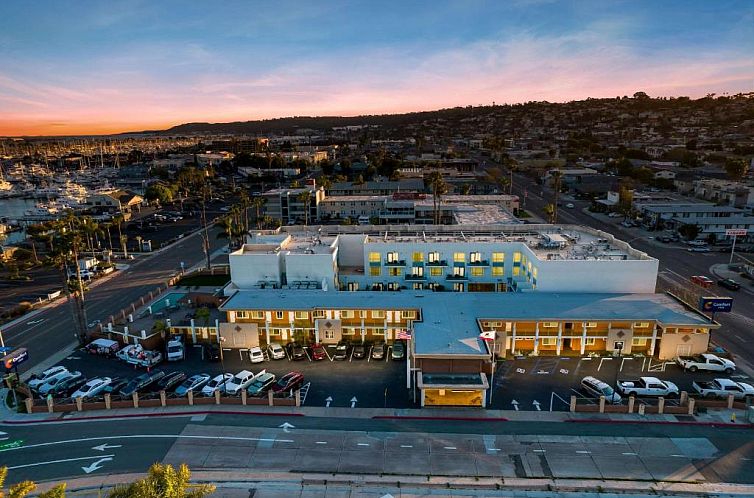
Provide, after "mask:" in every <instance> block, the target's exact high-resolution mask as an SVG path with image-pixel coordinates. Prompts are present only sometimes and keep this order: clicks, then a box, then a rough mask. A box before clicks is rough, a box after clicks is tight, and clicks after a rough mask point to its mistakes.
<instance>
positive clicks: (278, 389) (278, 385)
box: [272, 372, 304, 393]
mask: <svg viewBox="0 0 754 498" xmlns="http://www.w3.org/2000/svg"><path fill="white" fill-rule="evenodd" d="M303 384H304V374H302V373H301V372H288V373H287V374H285V375H283V376H282V377H280V379H278V381H277V382H275V383H274V384H273V385H272V392H275V393H284V392H288V391H292V390H294V389H298V388H300V387H301V386H302V385H303Z"/></svg>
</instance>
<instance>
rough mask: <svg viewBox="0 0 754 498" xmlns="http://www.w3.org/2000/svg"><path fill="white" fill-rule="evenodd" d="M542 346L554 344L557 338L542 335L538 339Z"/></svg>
mask: <svg viewBox="0 0 754 498" xmlns="http://www.w3.org/2000/svg"><path fill="white" fill-rule="evenodd" d="M540 340H541V341H542V345H543V346H554V345H555V343H556V341H557V339H556V338H555V337H543V338H542V339H540Z"/></svg>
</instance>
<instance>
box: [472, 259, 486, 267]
mask: <svg viewBox="0 0 754 498" xmlns="http://www.w3.org/2000/svg"><path fill="white" fill-rule="evenodd" d="M469 266H490V262H489V261H487V260H486V259H483V260H481V261H470V262H469Z"/></svg>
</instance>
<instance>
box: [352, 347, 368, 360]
mask: <svg viewBox="0 0 754 498" xmlns="http://www.w3.org/2000/svg"><path fill="white" fill-rule="evenodd" d="M366 355H367V348H365V347H364V345H363V344H356V345H355V346H354V347H353V354H352V355H351V356H352V357H353V358H355V359H359V360H360V359H362V358H364V357H365V356H366Z"/></svg>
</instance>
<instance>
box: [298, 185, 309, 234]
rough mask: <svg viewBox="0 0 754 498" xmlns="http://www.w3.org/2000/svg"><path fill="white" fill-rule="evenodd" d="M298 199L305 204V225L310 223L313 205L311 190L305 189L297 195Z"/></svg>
mask: <svg viewBox="0 0 754 498" xmlns="http://www.w3.org/2000/svg"><path fill="white" fill-rule="evenodd" d="M296 200H297V201H299V202H300V203H302V204H303V205H304V226H306V225H308V224H309V206H310V205H311V202H312V198H311V192H309V191H308V190H304V191H303V192H299V194H298V195H296Z"/></svg>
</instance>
